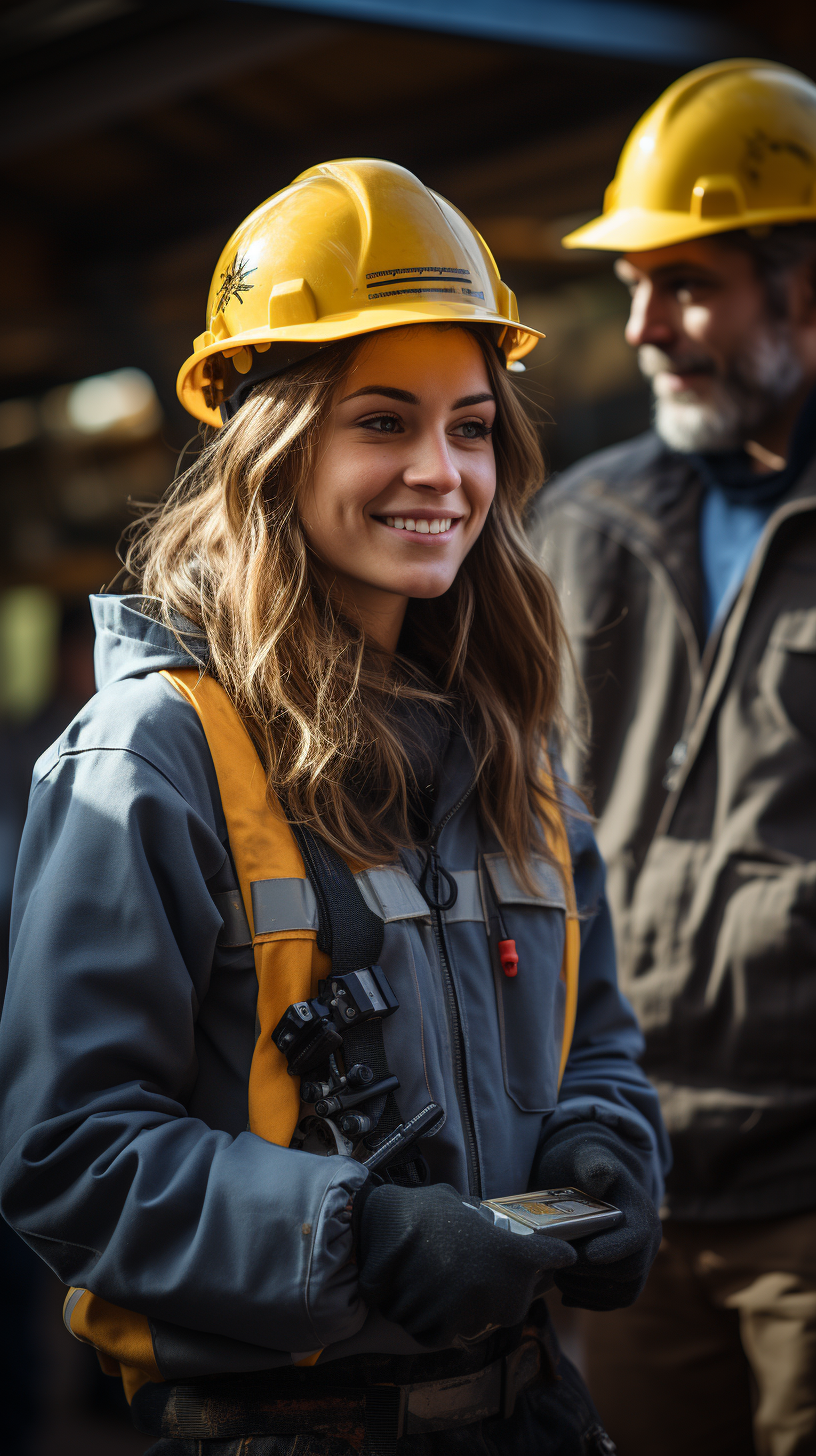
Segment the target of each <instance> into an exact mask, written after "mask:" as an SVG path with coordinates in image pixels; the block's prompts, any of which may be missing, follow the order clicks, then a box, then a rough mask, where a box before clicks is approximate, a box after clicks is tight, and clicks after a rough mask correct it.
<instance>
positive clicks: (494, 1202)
mask: <svg viewBox="0 0 816 1456" xmlns="http://www.w3.org/2000/svg"><path fill="white" fill-rule="evenodd" d="M478 1211H479V1213H480V1214H481V1215H482V1217H483V1218H487V1219H489V1220H490V1222H491V1223H494V1224H495V1225H496V1227H497V1228H502V1229H506V1230H507V1232H508V1233H514V1234H549V1236H550V1238H552V1239H567V1240H568V1241H569V1240H570V1239H583V1238H586V1236H587V1234H596V1233H600V1232H601V1231H602V1230H606V1229H611V1228H614V1227H615V1225H616V1224H618V1223H620V1222H621V1220H622V1219H623V1214H622V1213H621V1211H620V1209H619V1208H615V1206H614V1204H612V1203H602V1202H601V1200H600V1199H599V1198H591V1197H590V1195H589V1194H588V1193H582V1192H581V1191H580V1189H578V1188H544V1189H542V1190H541V1191H540V1192H539V1193H513V1194H511V1195H510V1197H509V1198H488V1199H486V1201H485V1202H484V1203H480V1204H479V1209H478Z"/></svg>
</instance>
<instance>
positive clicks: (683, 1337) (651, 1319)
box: [582, 1213, 816, 1456]
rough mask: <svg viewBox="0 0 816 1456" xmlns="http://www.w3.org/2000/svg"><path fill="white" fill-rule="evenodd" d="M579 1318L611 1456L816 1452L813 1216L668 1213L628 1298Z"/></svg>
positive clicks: (799, 1455) (796, 1455)
mask: <svg viewBox="0 0 816 1456" xmlns="http://www.w3.org/2000/svg"><path fill="white" fill-rule="evenodd" d="M582 1327H583V1333H584V1339H585V1349H586V1357H587V1379H588V1381H589V1386H590V1389H591V1391H592V1394H593V1397H594V1398H595V1400H596V1401H597V1403H598V1409H599V1411H600V1413H601V1418H602V1420H603V1421H604V1422H605V1424H606V1425H607V1426H608V1429H609V1433H610V1435H611V1436H612V1438H613V1440H614V1441H615V1442H616V1444H617V1447H618V1450H619V1452H620V1456H689V1453H690V1452H693V1453H694V1456H752V1453H756V1456H816V1214H814V1213H807V1214H799V1215H796V1216H795V1217H791V1218H783V1219H756V1220H754V1219H752V1220H747V1219H746V1220H744V1221H741V1222H739V1223H679V1222H677V1221H675V1220H667V1221H666V1223H665V1224H664V1238H663V1243H662V1245H661V1248H660V1252H659V1254H658V1256H657V1259H656V1260H655V1263H654V1265H653V1267H652V1272H651V1274H650V1275H649V1280H648V1283H647V1285H646V1288H645V1290H644V1292H643V1294H642V1295H641V1296H640V1299H639V1300H638V1301H637V1303H636V1304H634V1305H633V1306H632V1307H631V1309H621V1310H616V1311H614V1312H613V1313H611V1314H593V1315H590V1314H584V1315H583V1316H582Z"/></svg>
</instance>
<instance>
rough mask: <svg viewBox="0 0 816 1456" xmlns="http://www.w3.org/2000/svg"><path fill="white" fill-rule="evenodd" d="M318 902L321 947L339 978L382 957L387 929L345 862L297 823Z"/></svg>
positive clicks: (302, 851)
mask: <svg viewBox="0 0 816 1456" xmlns="http://www.w3.org/2000/svg"><path fill="white" fill-rule="evenodd" d="M292 833H293V834H294V836H295V839H296V840H297V843H298V848H299V849H300V852H301V854H302V855H303V863H304V864H305V866H306V873H307V874H308V876H309V879H310V880H311V882H312V889H313V890H314V892H315V898H316V900H317V919H318V925H317V947H318V950H322V951H325V953H326V955H327V956H330V957H331V963H332V970H333V971H334V972H335V973H336V974H337V975H343V974H344V973H345V972H346V971H359V970H360V969H361V968H362V967H363V966H370V965H374V964H375V963H376V962H377V961H378V960H379V958H380V951H381V950H382V947H383V937H384V935H385V926H384V925H383V922H382V921H381V919H380V917H379V915H375V914H374V911H373V910H369V908H368V906H367V904H366V902H365V900H364V899H363V896H362V892H361V890H360V886H359V885H358V884H357V881H356V880H355V878H354V876H353V874H352V873H351V870H350V869H349V867H348V865H347V864H346V862H345V860H343V859H341V857H340V855H339V854H338V853H337V851H336V850H335V849H332V848H331V845H328V844H326V843H325V841H324V840H322V839H318V837H317V835H316V834H313V833H312V831H311V829H306V828H305V827H304V826H303V825H302V824H293V825H292Z"/></svg>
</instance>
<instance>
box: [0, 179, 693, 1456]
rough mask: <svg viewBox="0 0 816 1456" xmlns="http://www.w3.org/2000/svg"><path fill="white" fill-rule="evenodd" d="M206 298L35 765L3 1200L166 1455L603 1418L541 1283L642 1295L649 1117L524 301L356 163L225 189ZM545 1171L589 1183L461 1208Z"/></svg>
mask: <svg viewBox="0 0 816 1456" xmlns="http://www.w3.org/2000/svg"><path fill="white" fill-rule="evenodd" d="M208 324H209V327H208V330H207V332H206V333H205V334H204V335H202V336H201V337H200V338H199V339H197V340H196V345H195V353H194V354H193V356H192V358H191V359H190V360H189V361H188V363H187V364H186V365H185V367H184V369H183V370H182V373H181V376H180V381H179V391H180V396H181V398H182V400H183V401H184V402H185V403H186V404H187V406H188V408H190V409H191V411H192V412H193V413H194V414H196V415H197V416H198V417H199V418H200V419H202V420H204V421H206V422H207V423H209V424H210V425H212V426H214V427H216V428H215V429H213V430H212V431H211V433H210V436H209V437H208V438H207V439H206V441H205V443H204V447H203V449H202V452H201V455H200V458H199V459H198V461H197V463H196V464H195V465H194V466H193V467H192V469H191V470H190V471H189V472H188V473H187V475H186V476H185V477H183V478H182V480H181V481H180V482H179V483H178V485H177V486H176V487H175V489H174V490H173V491H172V492H171V493H170V495H169V497H168V499H167V500H166V502H165V503H164V504H162V506H161V507H160V508H158V509H157V510H156V512H155V513H154V514H153V515H152V517H151V518H149V519H148V521H147V523H146V526H145V529H144V531H143V533H142V535H141V537H140V538H139V540H138V541H137V542H136V544H135V545H134V546H133V548H132V550H131V552H130V557H129V567H130V570H131V572H132V573H133V574H134V575H135V576H136V577H137V578H138V581H139V592H140V594H139V595H131V596H122V597H116V596H110V595H108V596H100V597H97V598H95V599H94V603H93V605H94V612H95V618H96V624H97V632H98V642H97V677H98V681H99V692H98V694H97V696H96V697H95V698H94V699H93V700H92V701H91V702H90V703H89V704H88V706H87V708H86V709H85V710H84V711H83V712H82V713H81V714H80V715H79V717H78V718H77V719H76V720H75V721H74V723H73V724H72V725H71V727H70V728H69V729H68V730H67V731H66V733H65V734H64V735H63V737H62V738H61V739H60V740H59V742H58V743H57V744H55V745H54V747H53V749H51V750H50V751H49V752H48V753H47V754H46V755H45V756H44V757H43V758H42V759H41V760H40V762H39V764H38V766H37V770H36V773H35V777H34V787H33V790H32V798H31V806H30V813H29V819H28V824H27V829H26V835H25V840H24V844H23V848H22V851H21V857H20V866H19V873H18V880H17V889H16V900H15V911H14V924H13V933H12V939H13V944H14V953H13V967H12V973H11V979H10V983H9V990H8V997H7V1002H6V1008H5V1014H4V1017H3V1022H2V1032H1V1033H0V1042H1V1044H2V1050H1V1051H0V1058H1V1062H0V1065H2V1138H3V1152H4V1159H3V1163H2V1172H1V1176H0V1192H1V1193H2V1212H3V1214H4V1216H5V1217H6V1219H8V1221H9V1222H10V1223H11V1224H12V1225H13V1226H14V1227H15V1228H16V1229H17V1230H18V1232H19V1233H20V1234H21V1235H22V1237H23V1238H25V1239H26V1241H27V1242H28V1243H29V1244H30V1245H31V1246H32V1247H33V1248H34V1249H36V1250H37V1252H38V1253H40V1254H41V1255H42V1257H43V1258H44V1259H45V1260H46V1261H47V1262H48V1263H49V1264H50V1266H51V1267H52V1268H53V1269H54V1270H55V1271H56V1272H57V1274H58V1275H59V1277H60V1278H61V1279H62V1280H64V1282H65V1283H66V1285H69V1286H70V1292H69V1295H68V1298H67V1300H66V1311H65V1318H66V1323H67V1325H68V1327H69V1329H71V1330H72V1331H73V1332H74V1333H75V1334H77V1335H78V1336H79V1337H80V1338H82V1339H85V1340H87V1341H89V1342H90V1343H92V1344H93V1345H95V1346H96V1348H97V1350H98V1351H99V1353H100V1358H101V1359H102V1361H103V1364H104V1367H105V1368H106V1369H108V1370H110V1371H111V1372H113V1371H121V1373H122V1375H123V1378H124V1380H125V1387H126V1390H127V1393H128V1396H129V1398H130V1399H131V1401H132V1407H133V1411H134V1417H135V1420H136V1424H137V1426H138V1428H139V1429H140V1430H143V1431H144V1432H146V1433H147V1434H149V1435H152V1436H153V1437H154V1439H155V1440H156V1442H157V1444H156V1445H154V1446H153V1447H151V1450H152V1451H153V1452H155V1453H156V1456H158V1453H161V1456H171V1453H173V1456H182V1453H183V1456H187V1453H189V1456H193V1453H195V1456H203V1453H209V1456H226V1453H238V1452H239V1451H240V1452H241V1453H242V1456H250V1453H251V1456H266V1453H272V1452H274V1453H278V1456H288V1453H292V1452H295V1451H296V1450H297V1451H302V1450H308V1451H309V1452H312V1453H314V1456H348V1453H349V1452H351V1451H359V1450H361V1449H362V1450H364V1451H366V1452H372V1453H373V1452H386V1451H393V1450H394V1449H398V1450H400V1451H405V1452H417V1453H418V1452H423V1453H424V1452H437V1451H439V1452H442V1451H445V1452H448V1451H450V1450H455V1449H460V1450H463V1451H471V1450H474V1449H478V1450H482V1451H484V1452H502V1453H508V1456H510V1453H513V1456H528V1453H529V1456H532V1453H534V1452H535V1453H537V1456H541V1453H547V1452H553V1453H554V1452H555V1451H558V1452H563V1453H567V1452H570V1453H571V1452H575V1453H578V1452H579V1451H580V1452H586V1451H591V1450H595V1451H599V1452H601V1451H607V1450H610V1449H611V1446H610V1444H609V1442H608V1438H607V1437H605V1436H604V1434H603V1432H602V1430H601V1428H600V1426H599V1425H598V1423H597V1417H596V1416H595V1414H594V1412H593V1409H592V1406H591V1402H590V1400H589V1398H588V1396H587V1394H586V1392H585V1390H584V1388H583V1386H582V1385H581V1382H580V1379H579V1377H578V1376H577V1374H576V1373H575V1371H574V1370H572V1368H571V1367H570V1366H569V1365H568V1363H567V1362H566V1361H564V1360H563V1359H561V1358H560V1357H559V1355H558V1352H557V1347H556V1346H555V1343H554V1341H553V1338H552V1336H551V1334H550V1332H549V1329H548V1324H547V1316H546V1310H545V1307H544V1305H543V1303H541V1302H539V1297H540V1295H541V1294H542V1293H543V1291H545V1290H546V1289H547V1288H549V1287H550V1285H551V1284H552V1283H553V1282H555V1283H556V1284H557V1285H558V1286H559V1287H560V1289H561V1291H562V1293H563V1295H564V1298H565V1301H566V1302H567V1303H569V1304H577V1305H585V1306H588V1307H591V1308H596V1309H597V1308H602V1309H603V1308H612V1307H614V1306H616V1305H619V1304H623V1303H627V1302H630V1301H631V1300H632V1299H634V1298H635V1297H636V1295H637V1293H638V1291H639V1289H640V1287H641V1285H642V1283H643V1280H644V1279H645V1276H646V1272H647V1270H648V1267H649V1264H650V1262H651V1259H652V1258H653V1256H654V1254H655V1252H656V1248H657V1244H658V1242H659V1236H660V1235H659V1229H660V1225H659V1220H658V1218H657V1215H656V1213H655V1207H654V1203H655V1200H657V1199H658V1198H659V1196H660V1186H661V1166H662V1163H663V1161H664V1159H665V1140H664V1134H663V1131H662V1128H661V1124H660V1119H659V1113H658V1109H657V1102H656V1099H655V1097H654V1094H653V1092H652V1089H651V1088H650V1086H649V1084H648V1082H647V1081H646V1079H645V1078H644V1076H643V1075H642V1073H641V1072H640V1070H639V1069H638V1067H637V1065H636V1063H635V1061H634V1058H635V1057H636V1055H637V1054H638V1051H639V1047H640V1040H639V1036H638V1032H637V1030H636V1027H635V1025H634V1022H633V1020H632V1017H631V1014H630V1012H629V1010H628V1008H627V1007H626V1005H625V1003H623V1002H622V1000H621V998H620V997H619V995H618V992H617V988H616V982H615V969H614V955H613V947H612V938H611V933H610V926H609V919H608V914H607V911H606V907H605V902H604V898H603V869H602V865H601V863H600V860H599V857H598V852H597V849H596V847H595V844H594V841H593V838H592V833H591V830H590V826H589V823H588V820H587V816H586V814H585V812H584V811H583V810H582V808H581V805H580V804H579V802H578V801H577V800H574V799H573V798H572V796H571V794H570V792H569V790H568V789H566V788H565V786H564V785H563V784H560V783H559V781H558V772H557V764H554V763H551V761H550V760H549V759H548V757H547V750H548V745H549V744H550V743H551V741H552V740H553V739H554V737H555V735H556V733H557V731H558V730H559V729H560V727H561V726H562V725H561V724H560V720H559V708H558V699H559V662H560V658H561V654H562V651H563V648H564V644H563V640H562V631H561V626H560V619H559V614H558V607H557V603H556V601H555V598H554V595H553V591H552V588H551V587H550V584H549V582H548V581H547V579H546V577H545V576H544V575H543V574H542V573H541V571H540V570H539V568H538V567H537V566H536V564H535V562H534V560H533V558H532V556H531V555H530V553H529V552H528V550H527V548H526V546H525V542H524V537H523V533H522V512H523V509H524V506H525V504H526V502H527V501H528V499H529V498H530V496H531V494H532V492H533V491H534V490H535V488H536V487H537V485H538V483H539V482H540V480H541V476H542V462H541V457H540V453H539V449H538V446H537V443H536V438H535V434H534V431H533V429H532V427H531V426H530V424H529V423H528V421H527V419H526V417H525V414H524V411H523V409H522V407H521V404H520V402H519V400H518V398H517V396H516V394H515V392H514V387H513V383H512V379H511V378H510V376H509V375H508V365H509V366H510V367H512V364H513V362H514V361H515V360H516V359H517V358H518V357H519V356H520V355H522V354H523V353H526V352H527V351H528V350H529V349H530V348H532V347H533V346H534V344H535V342H536V337H535V335H534V334H533V333H532V332H531V331H527V330H524V329H522V328H521V326H520V325H519V324H518V322H517V315H516V313H515V300H514V299H513V297H512V295H511V294H510V293H509V290H508V289H507V288H506V287H505V285H504V284H502V283H501V281H500V279H499V277H498V273H497V272H496V268H495V264H494V262H493V260H492V258H491V257H490V254H489V253H488V251H487V249H486V248H485V246H484V244H483V242H482V241H481V239H480V238H479V236H478V234H477V233H476V232H475V231H474V230H473V229H472V228H471V226H470V224H469V223H467V222H466V220H465V219H463V218H462V217H461V215H460V214H458V213H457V212H456V211H455V209H454V208H452V207H451V206H450V205H449V204H448V203H446V202H444V201H443V200H442V199H440V198H437V197H436V196H435V195H434V194H433V193H431V192H429V191H428V190H427V189H425V188H424V187H423V186H422V184H421V183H419V182H418V181H417V179H416V178H414V177H412V176H411V174H410V173H407V172H405V171H404V170H403V169H401V168H399V167H395V166H392V165H390V164H387V163H383V162H372V161H357V162H342V163H333V164H328V165H326V166H323V167H316V168H314V169H312V170H311V171H310V172H307V173H305V174H304V175H303V176H302V177H301V178H299V179H297V181H296V182H295V183H294V184H293V185H292V187H290V188H288V189H286V190H285V191H284V192H283V193H280V194H278V195H277V196H276V197H274V198H273V199H271V201H270V202H268V203H266V204H264V206H263V207H261V208H260V209H258V211H257V212H256V213H254V214H253V215H252V217H250V218H249V219H248V220H247V222H246V223H245V224H243V225H242V227H241V228H240V229H239V230H238V233H237V234H236V235H235V236H234V237H233V239H231V241H230V244H229V245H228V247H227V249H226V250H225V253H224V255H223V256H222V259H221V261H220V262H219V264H218V267H217V269H216V275H215V279H214V282H213V289H212V291H211V295H210V303H209V311H208ZM564 826H566V835H565V832H564ZM567 839H568V843H567ZM579 939H580V975H578V964H577V951H578V943H579ZM417 1133H419V1134H421V1135H420V1136H416V1134H417ZM412 1136H413V1140H412ZM567 1186H572V1187H577V1188H579V1189H582V1190H583V1191H585V1192H586V1193H588V1194H590V1195H593V1196H596V1197H599V1198H601V1199H604V1200H606V1201H608V1202H611V1203H613V1204H615V1205H616V1206H617V1207H618V1208H619V1209H620V1210H621V1211H622V1214H623V1218H622V1221H621V1222H620V1223H619V1224H618V1225H617V1226H616V1227H614V1228H612V1230H611V1231H609V1232H600V1233H598V1234H595V1235H592V1236H590V1237H587V1238H584V1239H583V1240H578V1241H577V1242H575V1243H570V1242H567V1241H565V1240H563V1239H556V1238H552V1237H548V1236H546V1235H545V1234H542V1233H536V1234H535V1235H531V1236H524V1237H520V1236H519V1235H518V1234H517V1233H511V1232H509V1231H507V1230H506V1229H503V1228H501V1227H498V1226H496V1225H494V1224H493V1223H491V1222H490V1221H489V1219H487V1218H486V1217H485V1216H484V1214H483V1213H480V1212H479V1200H481V1199H484V1198H489V1197H500V1196H505V1195H509V1194H513V1193H524V1192H525V1191H527V1190H537V1189H546V1188H553V1187H567ZM304 1438H306V1440H305V1445H304V1444H303V1443H304ZM298 1442H300V1443H301V1444H300V1445H298ZM395 1442H399V1445H398V1446H396V1447H395ZM604 1443H606V1444H604Z"/></svg>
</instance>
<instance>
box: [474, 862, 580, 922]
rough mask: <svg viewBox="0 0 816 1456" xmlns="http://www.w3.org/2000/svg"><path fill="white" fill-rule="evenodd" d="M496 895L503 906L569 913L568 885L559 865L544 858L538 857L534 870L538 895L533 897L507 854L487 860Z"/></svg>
mask: <svg viewBox="0 0 816 1456" xmlns="http://www.w3.org/2000/svg"><path fill="white" fill-rule="evenodd" d="M484 862H485V866H486V868H487V872H488V874H489V875H490V884H491V888H492V890H493V893H494V895H495V897H496V899H497V900H498V902H499V904H500V905H542V906H544V905H546V906H547V907H548V908H549V909H551V910H566V908H567V900H566V895H565V894H564V884H563V881H562V879H561V876H560V874H559V873H558V870H557V869H556V868H555V865H551V864H550V863H549V861H548V860H546V859H544V858H543V857H542V856H541V855H534V856H533V858H532V860H531V863H530V869H531V871H532V876H533V879H534V881H535V883H536V887H537V890H538V893H537V894H535V895H530V894H528V893H527V891H526V890H523V889H522V887H521V886H520V885H519V883H518V881H517V879H516V877H515V875H514V874H513V870H512V867H511V865H510V862H509V860H508V858H507V855H506V854H486V855H485V857H484Z"/></svg>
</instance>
